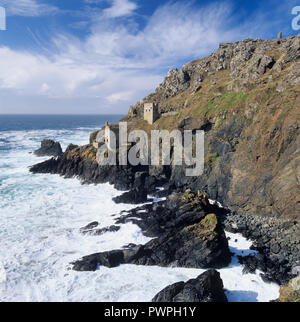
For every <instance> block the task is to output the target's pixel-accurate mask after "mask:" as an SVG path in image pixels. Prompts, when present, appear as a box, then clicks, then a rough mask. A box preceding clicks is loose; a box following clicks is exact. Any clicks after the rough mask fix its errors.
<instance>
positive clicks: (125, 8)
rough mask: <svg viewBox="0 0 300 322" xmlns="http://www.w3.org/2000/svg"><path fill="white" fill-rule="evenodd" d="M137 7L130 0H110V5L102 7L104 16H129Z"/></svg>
mask: <svg viewBox="0 0 300 322" xmlns="http://www.w3.org/2000/svg"><path fill="white" fill-rule="evenodd" d="M137 8H138V6H137V4H136V3H135V2H133V1H130V0H112V6H111V7H110V8H107V9H104V10H103V13H104V16H106V17H108V18H118V17H124V16H129V15H131V14H133V12H134V11H135V10H136V9H137Z"/></svg>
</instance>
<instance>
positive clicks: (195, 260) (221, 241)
mask: <svg viewBox="0 0 300 322" xmlns="http://www.w3.org/2000/svg"><path fill="white" fill-rule="evenodd" d="M144 251H145V252H146V254H145V256H142V257H139V258H137V259H136V260H135V261H134V262H133V263H134V264H138V265H159V266H169V265H176V266H179V267H194V268H210V267H213V268H221V267H225V266H227V265H228V264H229V263H230V261H231V255H230V252H229V249H228V241H227V239H226V236H225V233H224V231H223V230H222V228H221V226H220V224H219V223H218V220H217V217H216V216H215V215H214V214H209V215H207V216H205V217H204V219H202V220H201V221H200V223H198V224H194V225H192V226H187V227H185V228H183V229H182V230H180V231H177V232H176V233H174V232H171V233H167V234H164V235H163V236H161V237H159V238H156V239H153V240H151V241H150V242H148V243H147V244H146V245H145V246H144Z"/></svg>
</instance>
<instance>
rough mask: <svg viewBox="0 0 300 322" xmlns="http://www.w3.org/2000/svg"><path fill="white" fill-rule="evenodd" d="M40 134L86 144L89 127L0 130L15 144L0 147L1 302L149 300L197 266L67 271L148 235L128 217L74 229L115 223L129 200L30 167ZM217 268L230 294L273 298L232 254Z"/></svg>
mask: <svg viewBox="0 0 300 322" xmlns="http://www.w3.org/2000/svg"><path fill="white" fill-rule="evenodd" d="M45 137H50V138H54V139H56V140H59V141H61V142H62V144H63V147H64V148H65V147H66V146H67V144H68V143H70V142H73V143H75V144H76V143H77V144H84V143H87V142H86V141H87V140H86V138H87V137H88V131H86V130H84V129H79V130H77V131H75V132H72V131H65V130H61V131H49V130H45V131H20V132H4V133H0V139H4V140H7V142H8V144H9V145H10V146H12V147H14V148H15V149H14V151H13V152H12V151H11V150H10V151H6V150H3V151H0V169H1V172H0V226H1V230H0V301H150V300H151V299H152V298H153V296H154V295H155V294H156V293H157V292H159V291H160V290H161V289H162V288H163V287H165V286H167V285H169V284H172V283H175V282H178V281H182V280H183V281H186V280H188V279H190V278H194V277H196V276H198V275H199V274H201V273H202V272H204V270H199V269H183V268H161V267H143V266H135V265H121V266H120V267H116V268H113V269H108V268H105V267H100V269H99V270H97V271H96V272H75V271H72V270H70V269H69V268H70V265H69V263H70V262H72V261H74V260H76V259H79V258H80V257H82V256H85V255H88V254H91V253H95V252H100V251H106V250H111V249H118V248H120V247H122V246H124V245H126V244H128V243H135V244H143V243H146V242H147V241H148V240H149V238H146V237H145V236H143V234H142V232H141V230H140V229H139V228H138V227H137V226H136V225H133V224H132V223H127V224H124V225H121V229H120V230H119V231H118V232H115V233H106V234H105V235H102V236H84V235H82V234H80V232H79V229H80V228H81V227H83V226H85V225H86V224H88V223H89V222H92V221H98V222H99V223H100V226H101V227H106V226H109V225H111V224H114V217H113V216H112V215H113V214H118V213H119V212H120V211H121V210H129V209H130V208H132V207H133V206H129V205H124V204H119V205H117V204H114V203H113V202H112V197H114V196H117V195H119V194H120V192H118V191H116V190H115V189H113V187H112V186H110V185H108V184H104V185H98V186H94V185H81V184H80V183H79V182H78V180H76V179H68V180H66V179H63V178H61V177H59V176H54V175H33V174H30V173H29V172H28V166H29V165H31V164H34V163H36V162H38V161H39V160H43V158H42V159H38V158H36V157H35V156H34V155H32V154H29V153H28V152H29V151H32V150H33V149H36V148H38V147H39V142H40V140H41V139H43V138H45ZM3 169H4V170H3ZM228 236H229V237H231V239H230V241H229V243H230V247H231V250H232V251H233V252H234V253H235V254H244V255H246V254H248V253H249V252H251V251H249V247H250V245H251V243H250V242H249V241H246V240H245V238H243V237H242V236H240V235H232V234H229V233H228ZM236 239H237V242H236V241H235V240H236ZM242 252H243V253H242ZM219 271H220V273H221V276H222V279H223V282H224V285H225V288H226V293H227V296H228V298H229V300H230V301H268V300H271V299H275V298H277V297H278V289H279V287H278V286H277V285H275V284H266V283H264V282H263V281H262V279H261V278H260V276H259V272H257V274H247V275H243V274H242V267H241V266H240V265H239V264H238V261H237V257H236V256H235V257H233V260H232V263H231V265H230V266H229V267H227V268H224V269H221V270H219Z"/></svg>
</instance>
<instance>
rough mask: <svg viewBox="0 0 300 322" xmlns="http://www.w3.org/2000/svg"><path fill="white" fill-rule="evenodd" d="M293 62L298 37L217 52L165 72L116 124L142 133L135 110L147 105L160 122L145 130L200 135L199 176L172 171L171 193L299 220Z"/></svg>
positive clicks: (297, 84)
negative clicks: (190, 191) (195, 193)
mask: <svg viewBox="0 0 300 322" xmlns="http://www.w3.org/2000/svg"><path fill="white" fill-rule="evenodd" d="M299 59H300V36H297V37H290V38H287V39H271V40H259V39H255V40H253V39H246V40H244V41H239V42H236V43H223V44H220V47H219V49H218V50H217V51H216V52H215V53H213V54H212V55H210V56H209V57H207V58H204V59H199V60H196V61H193V62H191V63H188V64H186V65H184V66H183V68H182V69H180V70H171V71H170V72H169V74H168V76H167V77H166V78H165V80H164V81H163V83H162V84H160V85H159V86H158V88H157V89H156V91H155V93H153V94H150V95H149V96H147V97H145V98H144V99H143V100H141V101H140V102H138V103H137V104H136V105H134V106H132V107H131V108H130V112H129V113H128V115H127V116H126V117H125V118H124V120H127V121H128V122H129V123H131V124H132V125H133V126H134V127H141V128H148V127H149V126H148V125H146V124H145V122H144V121H143V120H142V119H143V103H144V102H147V101H153V102H155V103H157V104H158V106H159V112H160V113H161V115H162V117H161V118H160V119H159V120H157V121H156V122H155V123H154V125H153V126H152V129H174V128H179V129H202V130H205V132H206V136H205V143H206V146H205V148H206V151H205V155H206V158H205V160H206V170H205V174H204V175H203V176H201V177H199V178H193V179H191V180H187V179H186V178H185V177H184V175H183V171H182V169H179V168H175V169H173V171H172V174H171V182H172V183H173V184H174V185H175V186H176V187H182V186H185V187H187V186H189V187H192V188H194V189H195V190H197V189H200V190H205V191H207V192H208V193H209V195H210V196H211V197H212V198H213V199H217V200H219V201H220V202H222V203H223V204H225V205H227V206H229V207H230V208H231V209H234V210H237V211H239V212H247V213H253V214H262V215H276V216H285V217H289V218H293V219H296V218H297V219H299V216H300V150H299V146H300V136H299V134H300V131H299V120H300V95H299V93H300V60H299ZM170 111H172V112H177V114H176V115H171V116H168V114H165V113H168V112H170ZM165 115H166V116H165Z"/></svg>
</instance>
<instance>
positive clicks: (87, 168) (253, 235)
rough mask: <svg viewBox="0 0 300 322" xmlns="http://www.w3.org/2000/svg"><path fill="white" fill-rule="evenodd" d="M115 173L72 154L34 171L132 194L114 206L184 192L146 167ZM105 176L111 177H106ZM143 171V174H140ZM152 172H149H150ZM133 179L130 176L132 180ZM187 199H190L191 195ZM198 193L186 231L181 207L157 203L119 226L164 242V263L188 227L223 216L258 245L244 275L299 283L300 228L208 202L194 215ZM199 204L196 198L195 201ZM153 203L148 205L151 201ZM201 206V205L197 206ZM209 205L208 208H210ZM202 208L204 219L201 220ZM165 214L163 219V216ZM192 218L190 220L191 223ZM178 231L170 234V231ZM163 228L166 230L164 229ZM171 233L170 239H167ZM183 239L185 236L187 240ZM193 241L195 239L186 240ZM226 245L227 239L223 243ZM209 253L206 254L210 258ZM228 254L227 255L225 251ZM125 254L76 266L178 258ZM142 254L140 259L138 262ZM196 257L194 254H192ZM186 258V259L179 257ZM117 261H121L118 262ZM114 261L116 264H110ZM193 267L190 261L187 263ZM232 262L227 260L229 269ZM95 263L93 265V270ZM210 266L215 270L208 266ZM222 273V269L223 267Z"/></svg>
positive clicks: (188, 202)
mask: <svg viewBox="0 0 300 322" xmlns="http://www.w3.org/2000/svg"><path fill="white" fill-rule="evenodd" d="M111 168H112V169H110V170H109V169H102V167H99V166H98V165H97V164H95V163H93V162H91V161H90V160H87V159H85V158H84V157H83V158H82V157H81V156H80V155H79V156H78V158H71V159H70V158H69V155H68V149H67V151H66V152H65V154H64V155H63V156H62V157H59V158H52V159H50V160H48V161H45V162H42V163H40V164H37V165H34V166H33V167H32V168H31V169H30V171H31V172H33V173H53V174H60V175H62V176H64V177H67V178H68V177H74V176H76V177H78V178H79V179H81V180H82V182H83V183H104V182H109V183H113V184H114V185H115V187H116V188H117V189H118V188H119V190H125V189H131V190H130V191H129V192H125V193H124V194H122V195H121V196H120V197H117V198H116V200H115V202H121V203H132V204H135V203H136V204H138V203H143V202H146V201H147V200H148V199H147V195H148V194H150V193H153V192H155V188H154V187H155V186H158V185H159V184H164V185H165V190H164V191H161V192H157V191H156V194H157V195H158V196H162V195H165V196H168V195H172V194H173V193H176V191H178V190H179V191H180V189H179V188H176V189H174V190H173V189H172V187H170V185H169V184H167V183H166V182H163V180H161V179H160V180H156V178H155V177H154V176H149V172H146V171H145V170H147V169H145V167H143V169H141V168H140V169H133V168H134V167H128V168H126V169H120V168H118V167H117V166H115V167H114V166H113V167H111ZM105 170H106V171H105ZM137 170H144V171H137ZM148 171H149V169H148ZM127 175H128V176H127ZM124 176H126V180H125V181H122V178H124ZM187 195H188V193H187ZM196 195H197V193H193V192H191V196H192V197H190V199H189V198H188V199H187V200H185V201H184V203H186V205H185V206H186V207H187V215H184V213H183V215H184V216H183V217H182V219H181V220H184V225H180V224H179V226H178V227H177V228H176V225H177V220H179V219H178V218H180V215H181V212H180V211H178V209H180V208H178V204H176V202H174V203H172V202H169V201H168V202H166V204H165V205H164V202H162V204H161V203H154V204H152V205H145V206H142V207H140V208H137V209H133V210H132V211H130V213H129V214H126V215H123V216H121V217H120V218H118V219H117V220H116V225H118V224H121V223H124V222H126V221H131V222H133V223H134V224H137V225H138V226H139V227H140V228H141V229H142V230H143V233H144V234H145V236H147V237H157V236H159V238H160V241H159V242H158V244H157V245H156V242H154V241H152V242H150V243H149V246H148V247H150V248H153V247H154V249H155V247H156V248H157V252H160V253H161V252H163V253H165V255H164V256H165V257H168V254H169V252H170V250H169V249H168V250H167V247H166V246H165V245H166V244H167V242H170V243H171V244H173V243H174V244H176V243H178V240H176V238H172V237H173V236H177V234H178V232H180V229H183V228H184V227H186V226H189V225H193V224H196V223H199V221H200V219H201V218H202V219H203V216H204V214H210V213H215V214H217V216H218V222H220V223H222V227H224V228H225V229H226V230H227V231H230V232H234V233H241V234H242V235H243V236H245V237H247V238H248V239H251V240H252V241H253V243H254V248H255V249H256V250H257V251H258V252H259V254H258V255H256V256H249V257H246V258H241V259H240V261H241V264H243V265H244V266H245V273H247V272H254V271H255V270H256V269H259V270H261V271H263V272H264V275H263V278H264V279H265V280H266V281H273V282H276V283H278V284H280V285H284V284H286V283H287V282H288V281H289V280H290V279H291V278H293V277H295V275H294V274H293V272H292V270H293V268H294V267H296V266H299V258H300V249H299V247H298V244H299V235H300V223H299V222H297V221H293V220H290V221H287V220H283V219H279V218H276V217H274V216H269V217H263V216H258V215H250V214H244V213H243V214H238V213H237V212H235V211H229V210H225V209H222V208H219V207H217V206H212V205H209V203H208V198H207V196H206V197H205V199H204V200H202V201H201V202H200V205H199V204H198V205H197V207H196V208H195V209H197V210H195V209H192V208H193V206H195V205H193V202H194V201H193V198H195V196H196ZM196 199H197V198H196ZM148 201H149V200H148ZM198 202H199V201H198ZM203 202H204V203H203ZM205 204H206V206H205ZM168 207H169V212H170V214H169V217H168V215H166V213H165V209H166V208H168ZM199 208H200V212H201V211H202V214H201V215H200V216H199ZM162 213H163V214H164V216H162ZM177 216H178V218H177ZM189 216H190V217H191V218H189ZM169 226H170V227H172V228H174V227H175V228H176V229H174V230H173V231H170V230H169V229H168V228H169ZM116 227H117V226H115V227H107V228H106V229H102V230H98V231H92V232H91V231H90V232H89V233H93V234H98V235H101V234H103V233H105V232H107V231H113V230H114V229H117V228H116ZM162 227H163V228H162ZM165 233H166V235H167V233H169V235H170V234H171V236H163V235H164V234H165ZM182 237H183V236H182ZM184 238H187V239H188V238H190V237H186V236H185V237H184ZM222 238H223V239H224V236H223V237H222ZM160 244H163V245H164V247H163V248H166V249H165V250H162V249H160V248H159V245H160ZM194 247H195V248H198V249H201V248H199V245H198V244H195V245H194ZM205 248H206V246H205V247H203V248H202V251H204V254H206V255H205V256H207V253H206V252H205ZM226 251H227V250H226ZM123 253H124V250H120V251H118V252H116V253H113V254H112V258H113V259H111V258H110V257H109V256H110V254H104V255H103V256H104V257H103V256H102V255H99V254H97V256H96V255H91V256H87V257H86V258H84V259H83V261H82V262H77V263H76V265H75V266H74V267H75V269H77V270H80V271H82V270H86V269H87V270H91V269H96V267H97V265H98V264H102V265H108V266H109V267H112V265H113V266H114V265H119V264H121V263H135V264H142V265H155V264H156V265H164V266H167V265H170V264H172V263H173V262H176V256H175V257H174V258H173V257H172V256H170V257H169V261H167V260H166V258H165V259H164V260H157V259H153V258H151V259H150V257H151V256H150V255H149V254H147V255H144V256H142V254H145V253H147V247H146V248H145V247H139V246H137V245H135V246H134V247H132V248H131V249H129V250H127V253H128V254H126V255H125V256H124V254H123ZM137 254H138V256H137ZM187 254H189V257H193V256H191V254H192V252H191V249H189V250H188V252H187ZM193 255H194V254H193ZM178 256H179V257H181V254H180V255H178ZM116 258H117V259H116ZM111 261H112V262H111ZM187 262H188V261H187ZM228 262H230V260H229V259H228V258H227V260H225V264H226V263H227V264H228ZM91 263H92V264H91ZM209 264H210V265H209ZM177 265H181V266H185V265H186V262H183V263H179V264H178V263H177ZM189 265H190V267H206V268H214V267H218V265H217V266H214V265H213V264H212V262H210V261H208V263H207V264H206V265H203V264H200V265H199V264H195V263H189ZM219 267H220V266H219Z"/></svg>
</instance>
